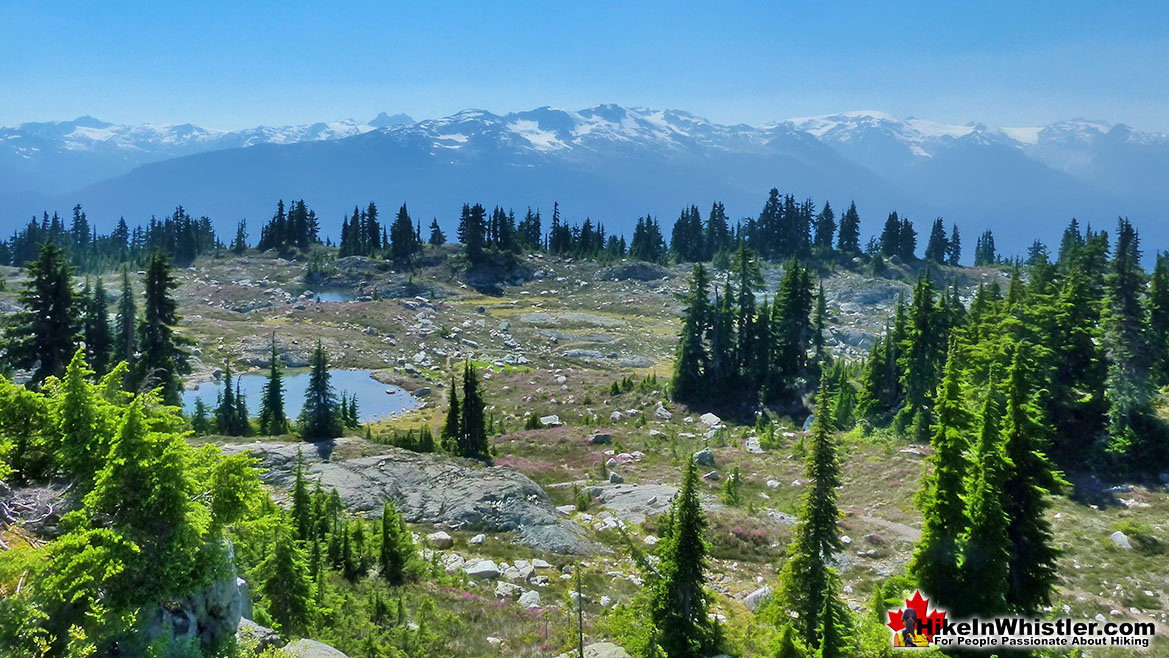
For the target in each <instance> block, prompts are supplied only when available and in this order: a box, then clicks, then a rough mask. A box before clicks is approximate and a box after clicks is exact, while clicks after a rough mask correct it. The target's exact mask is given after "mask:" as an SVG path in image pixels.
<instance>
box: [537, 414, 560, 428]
mask: <svg viewBox="0 0 1169 658" xmlns="http://www.w3.org/2000/svg"><path fill="white" fill-rule="evenodd" d="M540 424H541V425H543V426H544V427H560V426H561V425H563V424H564V423H562V422H560V416H557V415H555V414H553V415H551V416H540Z"/></svg>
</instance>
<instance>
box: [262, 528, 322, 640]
mask: <svg viewBox="0 0 1169 658" xmlns="http://www.w3.org/2000/svg"><path fill="white" fill-rule="evenodd" d="M258 570H259V572H260V573H262V574H264V576H265V577H264V581H263V585H261V586H260V593H261V595H262V596H263V600H264V603H265V608H266V610H267V611H268V615H269V616H270V617H271V618H272V620H273V621H274V622H276V625H277V627H278V628H279V629H280V630H281V631H282V632H284V633H287V634H289V635H300V634H302V633H304V632H305V631H306V630H307V629H308V626H309V623H310V621H311V615H312V602H313V579H312V574H311V573H310V572H309V568H308V561H307V560H306V559H305V555H304V550H303V549H302V548H301V547H300V546H298V545H297V542H296V541H294V540H293V537H292V530H291V529H290V528H289V527H288V524H287V523H286V522H282V523H280V524H279V525H278V526H277V528H276V542H275V544H274V545H273V548H272V552H271V553H270V554H269V555H268V558H267V559H266V560H264V562H263V563H261V564H260V566H259V567H258Z"/></svg>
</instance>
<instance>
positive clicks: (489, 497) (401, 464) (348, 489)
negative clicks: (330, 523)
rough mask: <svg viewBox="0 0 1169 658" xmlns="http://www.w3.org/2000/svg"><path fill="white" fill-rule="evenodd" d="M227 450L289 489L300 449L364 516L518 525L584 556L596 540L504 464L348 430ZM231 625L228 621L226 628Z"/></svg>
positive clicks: (523, 533)
mask: <svg viewBox="0 0 1169 658" xmlns="http://www.w3.org/2000/svg"><path fill="white" fill-rule="evenodd" d="M223 449H224V451H226V452H228V453H231V454H234V453H239V452H243V451H245V450H250V451H251V453H252V456H253V457H256V458H258V459H259V460H260V466H261V467H262V468H264V469H266V471H265V472H263V474H262V475H261V477H262V479H263V480H264V482H265V483H266V484H268V485H271V486H273V487H274V488H276V489H278V490H282V491H291V490H292V488H293V485H294V484H295V481H296V456H297V452H298V451H300V450H302V449H303V451H304V459H305V463H306V470H307V473H306V476H308V477H310V478H311V479H313V480H319V481H320V483H321V486H322V488H324V489H326V490H329V489H336V490H337V493H338V494H339V495H340V496H341V500H342V501H343V502H344V503H345V505H346V507H347V508H348V509H349V510H350V511H352V512H354V513H357V514H361V515H363V516H365V517H366V518H371V519H372V518H377V517H380V516H381V512H382V507H383V505H384V504H385V502H386V501H387V500H392V501H394V504H395V505H396V506H397V508H398V511H399V512H401V514H402V516H403V517H404V518H405V520H406V521H408V522H410V523H425V524H430V525H435V526H440V527H447V528H461V529H466V530H478V531H483V532H518V533H519V541H521V542H522V543H525V544H527V545H529V546H531V547H533V548H536V549H538V550H542V551H549V552H554V553H562V554H572V555H591V554H593V553H595V552H596V550H597V546H596V544H594V543H593V542H592V541H591V540H589V539H588V538H587V537H586V536H585V535H584V531H583V530H582V529H581V528H580V527H579V526H578V525H577V524H575V523H572V522H571V521H568V520H566V519H564V518H563V517H562V516H560V515H559V514H557V512H556V510H555V509H554V508H553V506H552V501H551V500H550V499H549V498H548V495H547V494H546V493H544V490H543V489H541V488H540V487H539V485H537V484H536V483H535V482H533V481H532V480H531V479H530V478H528V477H527V476H526V475H524V474H522V473H519V472H517V471H515V470H512V469H510V468H506V467H498V466H497V467H484V466H482V465H481V464H478V463H472V462H469V461H467V460H461V459H456V458H451V457H446V456H442V455H436V454H423V453H414V452H410V451H408V450H402V449H400V448H395V447H393V446H383V445H375V444H371V443H369V442H367V441H365V440H364V439H358V438H355V437H347V438H342V439H336V440H333V441H320V442H317V443H313V444H305V443H269V442H256V443H241V444H231V445H227V446H224V448H223ZM233 630H234V627H233Z"/></svg>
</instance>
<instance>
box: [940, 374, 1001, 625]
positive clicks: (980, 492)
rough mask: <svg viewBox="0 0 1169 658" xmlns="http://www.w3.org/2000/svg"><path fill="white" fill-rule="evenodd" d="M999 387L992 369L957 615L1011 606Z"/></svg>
mask: <svg viewBox="0 0 1169 658" xmlns="http://www.w3.org/2000/svg"><path fill="white" fill-rule="evenodd" d="M996 388H997V387H996V384H995V381H994V376H993V374H992V376H991V381H990V384H989V385H988V387H987V391H986V401H985V402H984V403H983V407H982V418H981V419H980V421H981V424H982V429H981V430H980V432H979V437H978V445H977V447H976V449H975V453H974V459H975V462H976V464H975V468H974V473H973V476H972V477H971V478H970V479H969V481H968V482H967V485H966V489H967V492H968V493H967V499H966V501H967V507H966V517H967V530H966V533H965V535H964V536H963V538H962V560H961V563H960V565H959V573H960V575H959V578H960V579H961V582H962V583H963V589H964V593H963V596H961V597H959V598H958V599H957V600H955V601H954V602H953V603H952V604H951V605H953V608H952V609H954V610H955V614H961V615H965V614H971V613H975V612H976V613H978V614H980V615H992V614H995V613H1002V612H1006V611H1007V592H1008V589H1009V581H1008V578H1009V576H1010V561H1011V553H1010V551H1011V539H1010V537H1009V536H1008V534H1007V521H1008V520H1007V513H1006V509H1005V505H1004V490H1003V482H1004V478H1005V476H1006V471H1007V468H1008V467H1009V464H1008V463H1007V461H1006V458H1005V456H1004V455H1003V446H1002V441H1001V436H1000V430H999V424H1000V418H999V410H998V401H997V399H996V398H997V397H998V393H997V390H996Z"/></svg>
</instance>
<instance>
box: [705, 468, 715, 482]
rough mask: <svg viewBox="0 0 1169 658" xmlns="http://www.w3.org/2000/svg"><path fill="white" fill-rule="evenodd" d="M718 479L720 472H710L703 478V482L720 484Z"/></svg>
mask: <svg viewBox="0 0 1169 658" xmlns="http://www.w3.org/2000/svg"><path fill="white" fill-rule="evenodd" d="M718 477H719V476H718V471H711V472H709V473H706V474H704V475H703V476H702V479H703V480H709V481H711V482H718Z"/></svg>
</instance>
